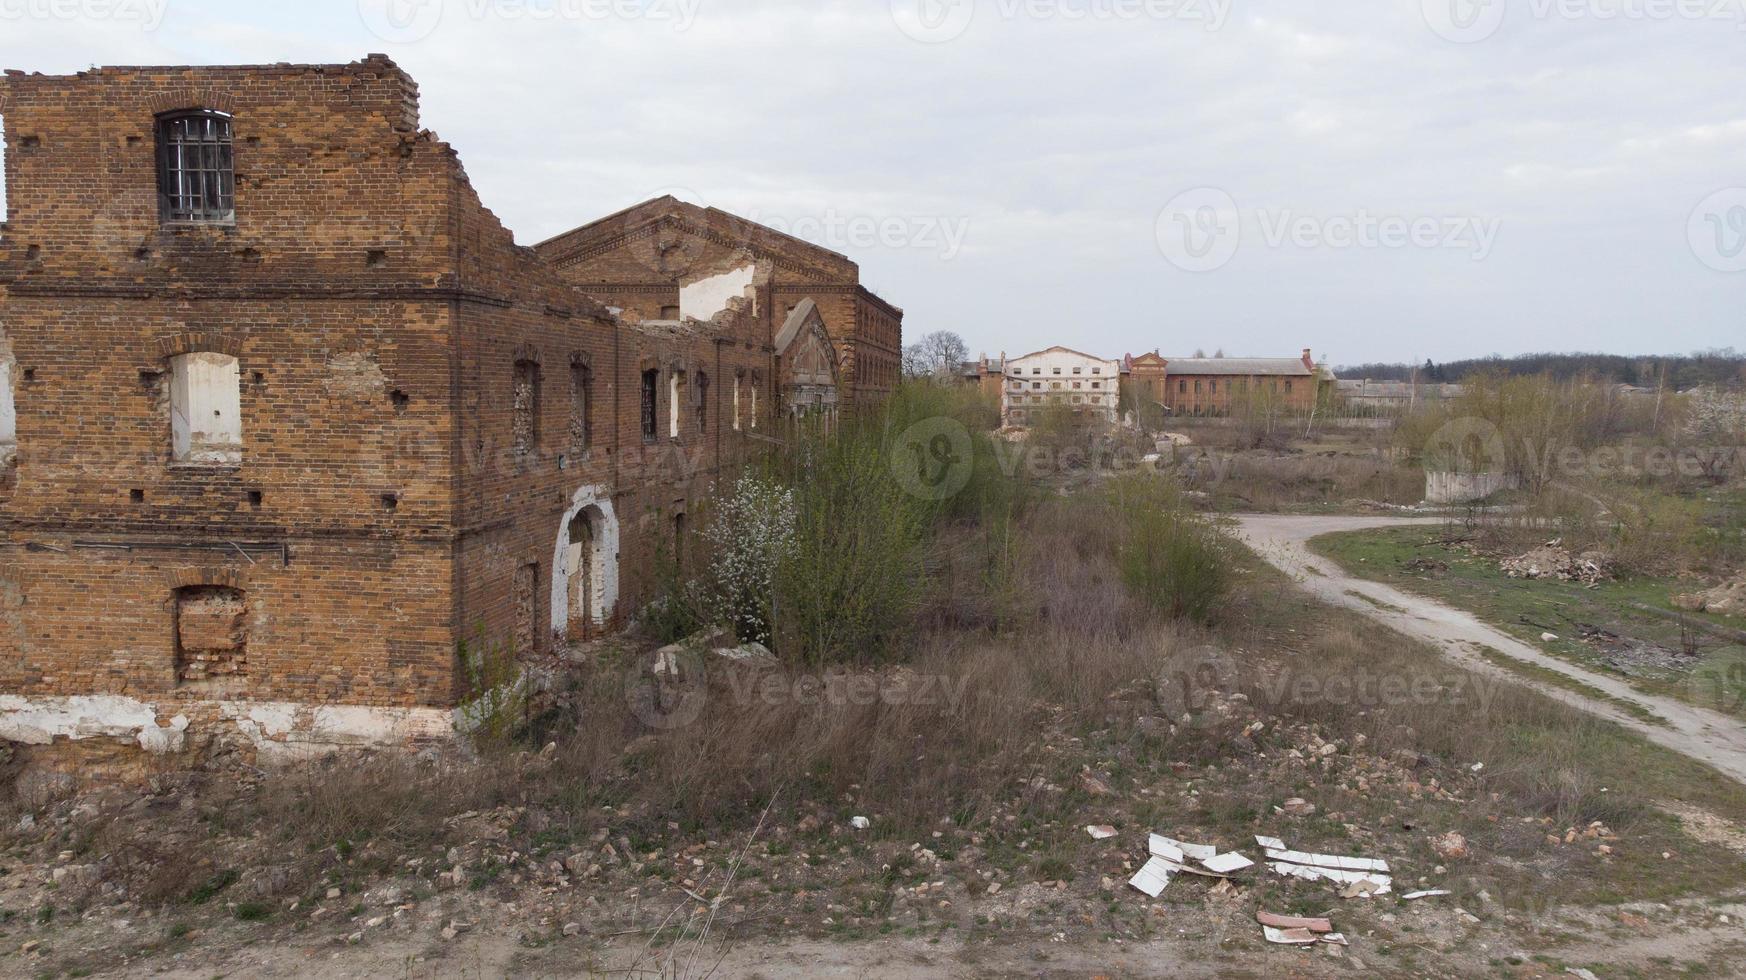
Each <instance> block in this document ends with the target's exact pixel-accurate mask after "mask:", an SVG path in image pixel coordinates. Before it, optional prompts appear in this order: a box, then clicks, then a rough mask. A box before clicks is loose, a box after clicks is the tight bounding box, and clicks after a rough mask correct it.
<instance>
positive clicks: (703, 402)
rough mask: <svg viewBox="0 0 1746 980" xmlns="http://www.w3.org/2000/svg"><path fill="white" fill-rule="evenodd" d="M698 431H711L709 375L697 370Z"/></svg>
mask: <svg viewBox="0 0 1746 980" xmlns="http://www.w3.org/2000/svg"><path fill="white" fill-rule="evenodd" d="M697 431H699V432H708V431H709V375H708V374H705V373H704V372H702V371H699V372H697Z"/></svg>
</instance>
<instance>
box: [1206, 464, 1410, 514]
mask: <svg viewBox="0 0 1746 980" xmlns="http://www.w3.org/2000/svg"><path fill="white" fill-rule="evenodd" d="M1207 475H1208V476H1209V477H1213V478H1212V479H1208V480H1202V481H1200V482H1198V483H1196V484H1195V485H1194V488H1196V489H1204V490H1206V491H1208V492H1210V493H1212V494H1213V496H1214V499H1216V500H1218V501H1219V502H1220V503H1222V504H1223V505H1224V506H1226V507H1228V508H1233V509H1241V510H1251V511H1276V510H1285V509H1288V508H1292V507H1304V506H1329V505H1339V504H1344V503H1347V502H1349V501H1353V500H1374V501H1379V502H1381V503H1387V504H1416V503H1418V502H1419V501H1421V500H1423V499H1424V497H1425V475H1424V473H1423V471H1421V470H1419V469H1417V468H1415V467H1408V466H1403V465H1401V464H1399V463H1397V462H1396V461H1395V460H1393V459H1392V458H1390V457H1389V456H1386V455H1383V454H1381V453H1317V454H1313V455H1311V454H1300V455H1272V454H1260V453H1248V454H1242V455H1238V456H1234V457H1231V458H1230V459H1229V460H1228V465H1227V466H1225V467H1224V468H1223V471H1222V472H1219V471H1218V470H1217V469H1216V468H1215V469H1214V471H1213V472H1211V473H1208V474H1207Z"/></svg>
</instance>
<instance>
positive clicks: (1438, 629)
mask: <svg viewBox="0 0 1746 980" xmlns="http://www.w3.org/2000/svg"><path fill="white" fill-rule="evenodd" d="M1236 521H1237V527H1236V535H1237V537H1238V538H1239V539H1241V540H1242V541H1243V542H1244V543H1246V544H1248V545H1249V547H1251V548H1253V549H1254V550H1255V552H1256V554H1259V555H1260V556H1261V557H1262V558H1264V559H1265V560H1267V561H1268V562H1270V563H1271V564H1272V565H1274V566H1275V567H1276V568H1278V569H1280V570H1281V571H1283V572H1285V573H1286V574H1287V575H1290V576H1291V577H1292V578H1293V579H1295V580H1296V581H1297V583H1298V585H1300V586H1301V587H1302V588H1304V589H1305V590H1307V591H1308V592H1309V593H1310V594H1312V595H1314V596H1315V597H1316V598H1318V599H1321V600H1322V601H1323V602H1327V603H1331V604H1333V605H1336V606H1340V607H1343V608H1346V609H1351V610H1354V611H1356V612H1359V613H1362V614H1364V615H1365V616H1368V617H1369V618H1371V619H1374V620H1376V621H1377V622H1380V623H1383V624H1385V625H1387V626H1390V627H1392V628H1394V629H1395V630H1397V631H1399V632H1401V633H1404V634H1406V635H1407V636H1410V637H1413V638H1414V639H1417V640H1423V641H1425V642H1426V643H1429V644H1431V645H1432V646H1435V647H1437V648H1438V649H1440V650H1442V651H1443V652H1444V654H1445V655H1446V656H1448V657H1449V658H1450V659H1451V660H1453V661H1455V662H1456V663H1459V664H1460V665H1461V666H1463V667H1466V668H1469V669H1471V670H1474V671H1477V672H1480V673H1483V674H1486V675H1489V676H1497V677H1508V678H1510V679H1511V680H1514V681H1516V682H1518V683H1524V684H1527V685H1528V686H1530V687H1533V688H1535V689H1536V690H1539V691H1541V692H1543V693H1545V694H1546V695H1548V696H1550V697H1553V698H1556V699H1558V700H1559V701H1562V702H1564V703H1565V704H1569V705H1573V706H1575V707H1577V708H1581V709H1582V710H1584V711H1587V712H1589V713H1591V714H1595V715H1599V716H1600V717H1603V718H1606V719H1608V720H1610V721H1616V722H1618V723H1619V724H1621V725H1623V726H1625V727H1626V728H1629V729H1631V730H1632V731H1635V732H1638V733H1640V734H1642V735H1643V737H1644V738H1647V739H1648V740H1649V741H1651V742H1654V743H1655V744H1657V745H1660V746H1662V747H1664V748H1669V749H1672V750H1673V751H1675V752H1678V753H1680V754H1681V755H1686V756H1690V757H1691V758H1693V759H1696V760H1698V761H1699V762H1704V763H1708V764H1709V765H1711V766H1713V767H1715V768H1716V769H1718V770H1720V771H1721V772H1723V773H1725V774H1727V775H1728V776H1731V777H1733V778H1734V779H1735V780H1738V781H1739V782H1742V783H1746V726H1743V725H1742V724H1741V723H1740V722H1739V721H1738V720H1737V719H1733V718H1729V717H1728V716H1726V715H1723V714H1719V713H1717V712H1714V711H1709V710H1706V709H1704V708H1699V707H1695V706H1693V705H1690V704H1687V703H1685V702H1683V701H1678V700H1674V699H1672V698H1666V697H1658V696H1655V695H1651V694H1644V693H1642V692H1640V691H1638V690H1636V689H1635V688H1633V687H1632V686H1631V685H1630V684H1628V683H1626V682H1625V681H1623V680H1620V679H1618V678H1616V677H1612V676H1609V675H1607V674H1598V673H1595V672H1593V671H1589V670H1584V669H1583V668H1581V667H1577V666H1575V665H1573V664H1570V663H1567V662H1565V661H1563V660H1560V659H1558V658H1557V657H1553V656H1551V655H1549V654H1547V653H1545V652H1543V651H1541V650H1540V649H1539V648H1538V647H1535V646H1532V645H1530V644H1527V643H1523V642H1522V641H1521V640H1518V639H1516V638H1515V637H1513V636H1511V635H1510V634H1508V633H1505V632H1503V631H1502V630H1499V629H1497V628H1495V627H1493V626H1490V625H1487V624H1486V623H1484V622H1481V621H1480V620H1479V619H1478V618H1477V617H1475V616H1473V615H1472V614H1470V613H1466V612H1462V611H1461V610H1459V609H1453V608H1451V607H1449V606H1446V605H1444V604H1442V603H1440V602H1436V601H1434V600H1431V599H1426V598H1424V597H1422V596H1417V595H1413V594H1411V593H1408V592H1402V591H1400V590H1399V589H1395V588H1391V587H1389V586H1387V585H1383V584H1382V583H1380V582H1370V581H1366V580H1364V579H1360V578H1354V577H1352V576H1350V575H1348V574H1347V573H1346V572H1345V570H1343V569H1342V568H1340V566H1339V565H1337V564H1335V563H1334V562H1332V561H1329V560H1327V559H1325V558H1322V557H1320V556H1318V555H1316V554H1313V553H1312V552H1311V551H1310V549H1309V546H1308V544H1309V540H1310V539H1311V538H1315V537H1319V536H1321V535H1323V534H1334V533H1338V532H1341V531H1362V530H1367V529H1370V528H1381V527H1404V526H1409V525H1415V524H1417V525H1425V524H1441V523H1443V519H1442V518H1438V517H1407V518H1402V517H1343V516H1321V515H1316V516H1308V517H1300V516H1295V515H1277V514H1257V515H1239V516H1238V517H1237V518H1236ZM1485 647H1489V648H1491V649H1493V650H1496V651H1498V652H1499V653H1502V654H1504V655H1505V656H1507V657H1510V658H1512V659H1514V660H1519V661H1522V662H1523V663H1527V664H1532V665H1534V666H1535V667H1543V668H1545V669H1547V670H1552V671H1557V672H1558V673H1560V674H1563V675H1565V676H1566V677H1570V678H1572V679H1574V680H1577V681H1580V682H1582V683H1583V684H1586V685H1588V686H1589V687H1591V688H1594V689H1597V690H1599V691H1602V692H1604V693H1606V694H1607V695H1609V696H1611V697H1614V698H1618V699H1620V700H1622V701H1629V702H1632V703H1635V704H1637V705H1640V706H1642V707H1643V708H1644V709H1646V710H1647V711H1649V712H1650V713H1652V714H1654V715H1656V716H1657V717H1659V718H1661V719H1662V720H1664V721H1666V722H1667V727H1663V726H1660V725H1655V724H1651V723H1649V722H1646V721H1643V720H1641V719H1640V718H1638V717H1636V716H1634V715H1633V714H1631V713H1630V712H1629V711H1626V710H1624V709H1622V708H1620V707H1619V706H1618V705H1615V704H1609V703H1608V702H1606V701H1604V700H1601V699H1599V698H1590V697H1584V696H1583V695H1582V694H1581V693H1580V692H1576V691H1572V690H1568V689H1566V688H1563V687H1559V686H1557V685H1554V684H1549V683H1543V682H1536V681H1533V680H1531V679H1529V678H1527V677H1525V676H1523V675H1521V674H1517V673H1513V672H1511V671H1510V670H1508V668H1505V667H1500V666H1498V665H1496V664H1494V663H1492V662H1491V661H1489V660H1487V659H1486V658H1485V657H1484V656H1483V655H1482V653H1481V651H1482V649H1483V648H1485Z"/></svg>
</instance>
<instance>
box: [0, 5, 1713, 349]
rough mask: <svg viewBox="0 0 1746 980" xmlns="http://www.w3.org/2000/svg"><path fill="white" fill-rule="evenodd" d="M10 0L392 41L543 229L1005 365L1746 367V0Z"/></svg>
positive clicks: (42, 19)
mask: <svg viewBox="0 0 1746 980" xmlns="http://www.w3.org/2000/svg"><path fill="white" fill-rule="evenodd" d="M1490 2H1491V3H1492V4H1494V5H1493V6H1487V5H1486V3H1487V0H1337V2H1331V0H1295V2H1286V0H1059V2H1052V0H943V2H942V0H296V2H290V0H287V2H282V3H281V2H273V3H266V2H261V3H252V2H251V3H238V2H234V0H228V2H226V0H0V62H3V63H4V65H5V67H9V68H17V69H24V70H27V71H43V72H53V73H62V72H71V71H77V70H81V69H84V68H87V67H90V66H92V65H102V64H183V63H195V64H217V63H259V62H279V61H289V62H344V61H351V60H355V59H358V58H361V57H363V56H364V55H365V54H366V53H369V52H373V51H381V52H386V53H388V54H389V55H391V56H392V57H393V58H394V59H395V60H396V61H398V62H399V63H400V64H401V65H402V66H403V67H404V68H406V69H407V70H409V71H410V72H411V73H412V74H413V75H414V77H416V78H417V80H418V82H419V84H420V86H421V89H422V93H423V113H424V116H423V118H424V125H425V126H426V127H428V128H431V129H434V130H436V131H437V132H438V133H439V134H440V135H441V136H442V137H443V138H444V139H446V140H448V141H449V142H451V143H452V144H454V146H455V147H456V149H457V150H458V151H459V152H460V155H461V158H462V160H463V161H464V162H465V164H466V166H467V169H468V172H469V174H470V175H471V177H472V179H473V182H474V184H475V185H476V186H477V187H478V189H479V191H480V193H481V195H482V196H483V197H484V199H485V202H486V203H487V204H488V205H489V206H490V207H492V208H493V209H494V210H495V211H496V212H497V213H498V215H499V216H501V217H502V218H503V220H504V221H505V223H507V224H508V225H509V226H510V227H511V228H512V229H514V230H515V233H516V237H517V239H518V240H519V241H521V242H523V243H528V244H531V243H534V242H538V241H540V240H542V239H544V238H547V237H550V236H551V235H554V234H557V233H559V232H562V231H564V230H566V229H568V228H570V227H573V226H575V225H578V224H582V223H584V222H586V221H588V220H590V219H591V218H594V217H597V216H600V215H604V214H607V213H610V212H612V211H615V210H618V209H620V208H623V207H625V206H627V205H629V204H633V203H635V202H637V201H640V200H644V199H646V198H649V197H652V196H655V195H658V194H661V193H674V194H676V195H678V196H680V197H684V198H687V199H690V200H692V201H695V202H697V203H704V204H712V205H715V206H718V207H721V208H724V209H727V210H730V211H734V212H736V213H739V214H743V215H746V216H748V217H751V218H754V219H757V220H761V221H765V222H766V223H769V224H773V225H776V226H777V227H782V228H785V229H788V230H792V231H794V232H796V233H798V234H800V235H801V236H802V237H806V238H810V239H813V240H815V241H819V242H820V243H821V244H824V245H827V246H830V247H832V248H835V249H837V250H839V251H842V252H845V253H847V254H849V255H850V257H852V258H854V259H855V260H857V261H858V262H860V264H861V268H862V278H863V281H864V282H865V283H866V284H867V285H868V286H870V287H871V288H873V289H874V290H876V291H877V292H879V293H880V294H881V295H882V296H884V297H885V298H887V299H889V300H890V301H892V302H894V303H896V304H898V305H899V306H902V307H903V308H904V309H905V311H906V314H907V315H906V320H905V333H906V335H907V336H908V337H911V338H914V337H916V336H919V335H921V334H923V333H926V332H929V331H932V330H940V329H949V330H955V331H957V332H959V333H960V334H962V335H963V336H964V337H965V338H966V339H967V341H968V342H969V344H970V347H971V351H972V353H977V352H980V351H987V352H988V353H990V354H995V353H998V352H1000V351H1002V350H1005V351H1008V352H1011V353H1013V354H1018V353H1022V352H1025V351H1029V350H1034V349H1037V348H1040V347H1044V346H1048V345H1050V344H1055V343H1064V344H1068V345H1071V346H1075V347H1080V348H1083V349H1085V350H1088V351H1093V352H1097V353H1100V354H1105V355H1117V354H1121V353H1123V352H1128V351H1134V352H1138V351H1141V350H1150V349H1153V348H1161V349H1163V350H1164V352H1165V353H1166V354H1171V353H1174V354H1178V355H1181V354H1187V353H1191V352H1193V351H1194V350H1195V349H1197V348H1204V349H1206V350H1208V351H1212V350H1214V349H1218V348H1222V349H1224V350H1226V351H1228V352H1229V353H1231V354H1233V355H1235V354H1255V355H1260V354H1281V353H1290V354H1295V353H1296V352H1297V351H1298V350H1299V349H1300V348H1303V347H1306V346H1307V347H1313V348H1314V349H1315V350H1316V351H1317V353H1318V355H1323V354H1325V355H1327V356H1329V357H1330V358H1331V359H1332V360H1333V361H1334V362H1335V363H1354V362H1359V361H1368V360H1408V359H1412V360H1418V359H1423V358H1427V357H1429V358H1435V359H1438V360H1445V359H1454V358H1459V357H1466V356H1474V355H1484V354H1490V353H1504V354H1510V353H1520V352H1527V351H1537V350H1568V349H1586V350H1606V351H1611V352H1617V353H1645V352H1686V351H1690V350H1694V349H1699V348H1706V347H1717V346H1729V345H1732V346H1736V347H1742V348H1746V86H1743V85H1742V78H1743V77H1746V76H1743V74H1742V69H1743V67H1746V0H1507V3H1506V2H1505V0H1490Z"/></svg>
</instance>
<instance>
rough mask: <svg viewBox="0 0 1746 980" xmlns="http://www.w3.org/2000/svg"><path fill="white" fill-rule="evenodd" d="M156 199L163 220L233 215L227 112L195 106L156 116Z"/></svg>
mask: <svg viewBox="0 0 1746 980" xmlns="http://www.w3.org/2000/svg"><path fill="white" fill-rule="evenodd" d="M158 202H159V211H160V214H161V215H162V217H163V220H165V221H200V222H229V221H234V220H236V171H235V165H234V163H233V161H232V157H231V125H230V116H228V115H226V114H224V113H222V112H214V111H212V110H210V109H196V110H191V111H188V112H174V113H169V114H167V115H163V116H159V117H158Z"/></svg>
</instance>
